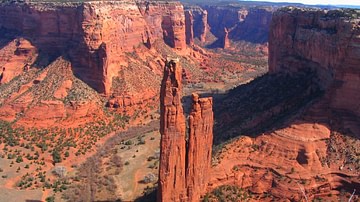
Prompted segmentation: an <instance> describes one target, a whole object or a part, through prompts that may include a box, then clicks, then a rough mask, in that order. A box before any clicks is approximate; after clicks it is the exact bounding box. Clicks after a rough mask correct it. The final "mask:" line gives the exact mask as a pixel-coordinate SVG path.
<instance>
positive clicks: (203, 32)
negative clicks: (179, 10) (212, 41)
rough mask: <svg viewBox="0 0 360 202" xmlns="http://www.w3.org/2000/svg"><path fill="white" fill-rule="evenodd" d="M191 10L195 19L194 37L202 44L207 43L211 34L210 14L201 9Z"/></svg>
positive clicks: (194, 8) (192, 8)
mask: <svg viewBox="0 0 360 202" xmlns="http://www.w3.org/2000/svg"><path fill="white" fill-rule="evenodd" d="M189 10H190V11H191V12H192V14H193V18H194V24H193V27H194V28H193V29H194V37H196V38H198V39H199V40H200V42H202V43H204V42H206V38H207V34H208V32H209V25H208V13H207V11H206V10H203V9H202V8H200V7H191V8H189Z"/></svg>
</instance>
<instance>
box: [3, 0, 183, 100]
mask: <svg viewBox="0 0 360 202" xmlns="http://www.w3.org/2000/svg"><path fill="white" fill-rule="evenodd" d="M0 17H1V19H0V27H1V29H4V30H7V31H9V30H12V31H15V32H16V33H17V34H16V35H14V36H12V37H18V36H22V37H24V38H26V39H28V40H30V42H31V43H32V44H34V46H35V47H36V48H37V49H38V50H39V54H40V57H41V58H39V59H41V61H42V62H43V63H44V64H48V62H49V61H51V60H53V59H55V58H56V57H57V56H59V55H62V54H64V53H67V54H68V56H69V58H70V60H71V62H72V66H73V70H74V72H75V74H76V75H77V76H78V77H79V78H81V79H82V80H83V81H85V82H86V83H88V84H89V85H90V86H91V87H93V88H94V89H96V90H97V91H98V92H100V93H105V94H109V93H110V89H111V85H112V78H113V77H114V76H117V74H118V72H119V70H120V68H119V66H120V64H121V57H120V56H121V55H123V54H124V52H131V51H133V50H134V48H136V47H137V46H138V45H140V44H146V45H147V46H148V47H151V43H153V41H155V40H157V39H161V40H164V41H165V42H166V43H167V44H168V45H169V46H171V47H172V48H175V49H177V50H182V49H184V48H185V47H186V44H185V17H184V10H183V6H182V5H181V4H180V3H179V2H170V3H164V2H152V3H146V2H135V1H132V0H129V1H121V2H119V1H113V2H106V3H104V2H97V1H92V2H85V3H67V4H61V3H37V4H27V3H25V4H21V3H14V4H7V3H3V4H1V6H0Z"/></svg>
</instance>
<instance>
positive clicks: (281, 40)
mask: <svg viewBox="0 0 360 202" xmlns="http://www.w3.org/2000/svg"><path fill="white" fill-rule="evenodd" d="M270 30H271V32H270V35H269V37H270V38H269V50H270V52H269V71H270V72H271V73H276V72H284V71H285V72H296V71H298V70H299V69H302V68H312V69H315V70H316V71H317V72H318V75H319V77H320V79H319V80H320V81H318V82H319V83H320V84H321V85H322V86H323V88H328V91H327V96H328V97H329V100H330V104H329V105H330V107H331V108H333V109H336V110H345V111H347V112H349V113H352V114H355V115H357V116H360V104H359V102H358V100H359V99H360V95H359V93H358V92H359V91H360V68H359V65H360V37H359V36H360V25H359V14H358V13H357V12H356V11H354V10H332V11H322V10H309V9H307V10H306V9H298V8H291V7H290V8H283V9H281V10H279V11H278V12H276V13H275V14H274V16H273V21H272V23H271V28H270Z"/></svg>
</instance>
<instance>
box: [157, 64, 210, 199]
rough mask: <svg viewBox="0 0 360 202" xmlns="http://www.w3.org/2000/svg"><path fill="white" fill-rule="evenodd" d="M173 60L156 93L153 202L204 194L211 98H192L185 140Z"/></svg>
mask: <svg viewBox="0 0 360 202" xmlns="http://www.w3.org/2000/svg"><path fill="white" fill-rule="evenodd" d="M181 73H182V68H181V67H180V64H179V61H178V60H177V59H174V60H168V61H167V62H166V65H165V70H164V78H163V81H162V85H161V91H160V133H161V143H160V168H159V186H158V197H157V201H161V202H166V201H174V202H177V201H190V202H193V201H199V199H200V196H201V195H202V194H204V192H205V191H206V187H207V183H208V180H209V175H207V173H208V172H209V171H210V165H211V151H212V141H213V112H212V98H199V96H198V95H197V94H193V96H192V100H193V103H192V109H191V113H190V118H189V119H190V120H189V139H188V142H187V143H186V133H185V117H184V114H183V108H182V103H181V91H182V84H181Z"/></svg>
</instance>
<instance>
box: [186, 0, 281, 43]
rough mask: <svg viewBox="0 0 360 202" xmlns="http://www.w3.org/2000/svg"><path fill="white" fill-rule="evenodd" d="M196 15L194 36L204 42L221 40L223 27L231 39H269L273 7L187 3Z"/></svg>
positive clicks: (254, 41) (263, 41)
mask: <svg viewBox="0 0 360 202" xmlns="http://www.w3.org/2000/svg"><path fill="white" fill-rule="evenodd" d="M186 9H187V10H190V11H192V13H193V15H194V36H195V37H196V38H199V39H200V41H201V42H206V41H207V42H208V43H212V42H214V37H215V38H217V39H220V40H221V41H222V39H223V37H224V28H227V29H228V31H229V39H231V40H235V41H239V40H244V41H248V42H252V43H266V42H267V40H268V33H269V24H270V21H271V16H272V13H273V11H274V9H273V8H271V7H267V8H261V7H256V6H255V7H248V6H245V5H241V4H234V5H232V6H230V5H216V4H214V5H205V4H200V5H199V6H188V7H186Z"/></svg>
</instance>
